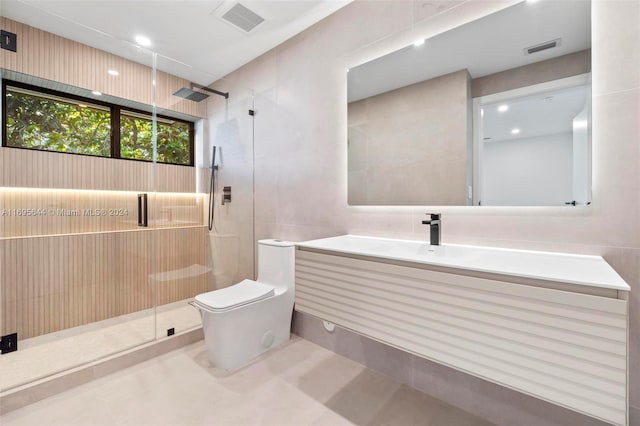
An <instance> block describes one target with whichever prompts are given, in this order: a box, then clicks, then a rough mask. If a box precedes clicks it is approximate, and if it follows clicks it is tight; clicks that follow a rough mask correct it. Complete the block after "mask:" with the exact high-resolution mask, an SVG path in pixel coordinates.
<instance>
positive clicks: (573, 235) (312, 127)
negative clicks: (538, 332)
mask: <svg viewBox="0 0 640 426" xmlns="http://www.w3.org/2000/svg"><path fill="white" fill-rule="evenodd" d="M509 3H511V4H512V3H513V2H509V1H490V0H487V1H476V0H470V1H455V0H450V1H415V2H414V1H401V0H393V1H355V2H353V3H351V4H350V5H348V6H346V7H345V8H343V9H341V10H339V11H338V12H336V13H334V14H333V15H331V16H329V17H328V18H326V19H324V20H323V21H321V22H319V23H318V24H316V25H314V26H312V27H311V28H309V29H307V30H306V31H304V32H303V33H301V34H299V35H298V36H296V37H294V38H293V39H291V40H288V41H287V42H285V43H283V44H282V45H280V46H278V47H277V48H275V49H273V50H272V51H270V52H268V53H266V54H264V55H262V56H261V57H259V58H257V59H255V60H254V61H252V62H250V63H249V64H247V65H245V66H244V67H242V68H240V69H239V70H237V71H235V72H234V73H232V74H231V75H229V76H228V78H229V79H231V80H234V81H237V82H238V83H242V84H243V85H244V86H247V87H253V88H254V89H255V90H256V94H257V96H256V118H255V132H256V143H255V146H256V148H255V149H256V155H255V161H256V165H255V174H256V189H255V191H256V192H255V208H256V215H255V225H256V239H258V238H266V237H276V238H284V239H290V240H306V239H312V238H320V237H327V236H331V235H338V234H343V233H347V232H351V233H360V234H368V235H377V236H392V237H398V238H411V239H420V240H426V239H427V238H428V229H427V228H426V227H425V226H423V225H421V224H420V221H421V220H422V219H423V217H424V213H425V212H427V211H438V212H441V213H443V230H442V237H443V240H444V242H451V243H454V242H455V243H467V244H482V245H492V246H503V247H516V248H524V249H542V250H550V251H566V252H574V253H585V254H600V255H603V256H604V258H605V259H606V260H607V261H608V262H609V263H610V264H612V266H613V267H614V268H615V269H616V270H617V271H618V272H619V273H620V274H621V275H622V276H623V278H625V279H626V280H627V282H628V283H629V284H630V285H631V287H632V289H633V290H632V292H631V333H630V339H631V342H630V351H631V360H630V369H631V382H630V390H631V404H632V405H633V406H635V407H640V298H639V297H638V295H639V294H640V167H638V164H640V142H639V138H638V135H639V134H640V120H638V117H640V49H638V46H640V2H638V1H636V0H633V1H603V0H596V1H595V2H594V6H593V15H592V21H593V27H592V34H593V46H592V57H593V159H594V168H593V189H592V191H593V203H592V205H591V206H589V207H575V208H574V207H570V208H567V207H437V206H436V207H433V206H425V207H350V206H349V205H348V204H347V144H346V140H347V79H346V70H347V68H350V67H352V66H355V65H357V64H360V63H363V62H365V61H367V60H370V59H372V58H374V57H377V56H380V55H383V54H386V53H389V52H390V51H391V50H395V49H398V48H400V47H403V46H406V45H409V44H410V43H412V42H413V41H414V40H416V39H418V38H423V37H428V36H430V35H433V34H436V33H439V32H442V31H443V30H446V29H449V28H451V27H452V26H456V25H461V24H463V23H465V22H468V21H469V20H472V19H476V18H479V17H481V16H484V15H486V14H488V13H490V12H492V11H495V10H496V9H498V8H501V7H504V6H505V5H506V4H509ZM533 4H534V5H535V3H533ZM212 54H213V53H212Z"/></svg>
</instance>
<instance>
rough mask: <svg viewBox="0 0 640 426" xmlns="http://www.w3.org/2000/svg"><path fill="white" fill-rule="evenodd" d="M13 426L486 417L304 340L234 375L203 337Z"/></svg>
mask: <svg viewBox="0 0 640 426" xmlns="http://www.w3.org/2000/svg"><path fill="white" fill-rule="evenodd" d="M0 424H2V425H3V426H13V425H65V426H75V425H78V426H79V425H274V426H284V425H331V426H333V425H336V426H339V425H428V426H472V425H473V426H476V425H477V426H480V425H489V424H490V423H488V422H486V421H485V420H482V419H480V418H477V417H474V416H473V415H471V414H469V413H467V412H464V411H462V410H459V409H457V408H455V407H452V406H450V405H447V404H445V403H443V402H441V401H438V400H436V399H433V398H431V397H429V396H427V395H426V394H423V393H421V392H419V391H416V390H414V389H411V388H409V387H407V386H405V385H401V384H399V383H398V382H395V381H393V380H392V379H390V378H388V377H386V376H384V375H382V374H380V373H377V372H375V371H373V370H369V369H367V368H365V367H364V366H362V365H361V364H358V363H356V362H354V361H351V360H349V359H347V358H344V357H342V356H340V355H337V354H335V353H333V352H331V351H328V350H326V349H324V348H321V347H320V346H317V345H315V344H313V343H311V342H309V341H307V340H304V339H301V338H299V337H295V336H293V338H292V340H291V341H290V342H288V343H287V344H285V345H283V346H281V347H280V348H277V349H274V350H272V351H270V352H269V353H267V354H265V355H263V356H262V357H260V358H259V359H258V360H257V361H255V362H254V363H252V364H250V365H249V366H247V367H244V368H242V369H240V370H238V371H236V372H234V373H231V374H229V373H225V372H221V371H219V370H217V369H215V368H212V367H210V366H209V363H208V361H207V355H206V348H205V345H204V341H200V342H197V343H195V344H192V345H190V346H186V347H184V348H181V349H178V350H175V351H173V352H170V353H168V354H165V355H162V356H160V357H157V358H154V359H152V360H149V361H145V362H143V363H141V364H138V365H135V366H133V367H130V368H127V369H125V370H122V371H119V372H117V373H114V374H112V375H110V376H107V377H103V378H101V379H98V380H96V381H93V382H91V383H88V384H85V385H82V386H80V387H77V388H74V389H71V390H69V391H66V392H64V393H61V394H58V395H56V396H54V397H51V398H48V399H45V400H43V401H40V402H37V403H35V404H32V405H29V406H27V407H24V408H21V409H19V410H16V411H13V412H10V413H7V414H5V415H3V416H1V417H0Z"/></svg>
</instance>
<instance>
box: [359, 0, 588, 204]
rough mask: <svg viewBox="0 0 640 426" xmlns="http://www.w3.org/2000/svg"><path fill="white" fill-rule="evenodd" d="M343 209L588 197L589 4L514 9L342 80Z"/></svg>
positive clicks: (542, 201)
mask: <svg viewBox="0 0 640 426" xmlns="http://www.w3.org/2000/svg"><path fill="white" fill-rule="evenodd" d="M347 81H348V202H349V204H350V205H425V206H428V205H432V206H447V205H463V206H464V205H475V206H478V205H482V206H486V205H494V206H501V205H502V206H560V205H562V206H565V205H566V206H576V205H585V204H589V203H590V200H591V199H590V197H591V2H590V1H572V2H522V3H518V4H516V5H514V6H511V7H508V8H506V9H503V10H501V11H499V12H496V13H494V14H491V15H488V16H485V17H483V18H481V19H478V20H476V21H473V22H470V23H467V24H465V25H462V26H460V27H457V28H454V29H452V30H450V31H447V32H445V33H442V34H439V35H437V36H434V37H432V38H430V39H427V40H418V41H416V43H414V44H412V45H410V46H407V47H405V48H403V49H400V50H397V51H395V52H392V53H389V54H387V55H385V56H382V57H380V58H377V59H374V60H372V61H369V62H366V63H364V64H361V65H359V66H356V67H354V68H351V69H350V70H349V71H348V73H347Z"/></svg>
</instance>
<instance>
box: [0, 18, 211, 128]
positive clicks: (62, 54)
mask: <svg viewBox="0 0 640 426" xmlns="http://www.w3.org/2000/svg"><path fill="white" fill-rule="evenodd" d="M0 26H2V28H3V29H4V30H7V31H10V32H13V33H16V34H17V35H18V40H20V48H19V49H18V51H17V52H10V51H8V50H4V49H3V50H1V51H0V63H2V67H3V68H5V69H8V70H11V71H16V72H20V73H23V74H27V75H31V76H36V77H39V78H43V79H46V80H51V81H54V82H60V83H64V84H68V85H71V86H75V87H79V88H83V89H87V90H98V91H100V92H102V93H105V94H109V95H112V96H116V97H119V98H123V99H128V100H132V101H136V102H140V103H143V104H146V105H151V104H152V103H153V97H152V88H153V85H152V80H153V76H152V72H151V67H149V66H147V65H145V64H141V63H137V62H133V61H130V60H127V59H125V58H123V57H120V56H116V55H114V54H111V53H107V52H104V51H102V50H98V49H95V48H92V47H89V46H86V45H84V44H80V43H78V42H75V41H72V40H69V39H66V38H63V37H60V36H57V35H54V34H51V33H48V32H46V31H42V30H39V29H36V28H33V27H30V26H28V25H25V24H22V23H19V22H16V21H13V20H10V19H8V18H5V17H0ZM127 48H128V47H126V46H125V45H124V44H123V45H122V50H123V51H124V50H125V49H127ZM150 58H151V56H150V54H147V55H140V56H139V57H138V59H139V60H141V61H145V62H147V63H150V62H151V61H150ZM109 69H116V70H119V71H120V76H119V77H117V78H114V77H112V76H110V75H109V74H108V73H107V70H109ZM188 85H189V81H188V80H185V79H182V78H179V77H176V76H173V75H169V74H167V73H164V72H162V71H158V73H157V86H156V87H157V90H156V91H157V101H156V103H157V105H158V107H159V108H161V109H167V110H170V111H176V112H181V113H185V114H189V115H192V116H196V117H205V116H206V102H200V103H198V102H191V101H185V100H183V99H179V98H176V97H175V96H173V95H172V94H173V93H174V92H175V91H176V90H178V89H180V88H182V87H188Z"/></svg>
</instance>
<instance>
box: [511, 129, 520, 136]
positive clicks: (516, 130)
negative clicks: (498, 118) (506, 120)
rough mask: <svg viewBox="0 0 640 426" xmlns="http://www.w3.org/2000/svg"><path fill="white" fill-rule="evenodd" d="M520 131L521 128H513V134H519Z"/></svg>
mask: <svg viewBox="0 0 640 426" xmlns="http://www.w3.org/2000/svg"><path fill="white" fill-rule="evenodd" d="M518 133H520V129H518V128H515V129H511V134H512V135H517V134H518Z"/></svg>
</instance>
